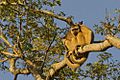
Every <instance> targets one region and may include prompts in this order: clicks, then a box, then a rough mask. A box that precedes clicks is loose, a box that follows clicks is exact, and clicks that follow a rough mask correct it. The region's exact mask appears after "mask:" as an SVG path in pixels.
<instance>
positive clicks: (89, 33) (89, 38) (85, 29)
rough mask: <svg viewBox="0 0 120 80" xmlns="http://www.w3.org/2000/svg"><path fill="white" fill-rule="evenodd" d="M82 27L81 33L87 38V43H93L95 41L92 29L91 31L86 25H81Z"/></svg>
mask: <svg viewBox="0 0 120 80" xmlns="http://www.w3.org/2000/svg"><path fill="white" fill-rule="evenodd" d="M80 26H81V31H82V33H83V35H84V37H85V43H86V44H90V43H92V42H93V39H94V34H93V31H92V30H91V29H89V28H88V27H87V26H86V25H83V24H82V25H80Z"/></svg>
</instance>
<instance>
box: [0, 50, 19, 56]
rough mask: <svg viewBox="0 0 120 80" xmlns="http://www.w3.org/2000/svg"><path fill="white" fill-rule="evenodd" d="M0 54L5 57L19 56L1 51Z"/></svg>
mask: <svg viewBox="0 0 120 80" xmlns="http://www.w3.org/2000/svg"><path fill="white" fill-rule="evenodd" d="M0 53H1V54H4V55H6V56H11V57H20V55H17V54H12V53H10V52H5V51H1V52H0Z"/></svg>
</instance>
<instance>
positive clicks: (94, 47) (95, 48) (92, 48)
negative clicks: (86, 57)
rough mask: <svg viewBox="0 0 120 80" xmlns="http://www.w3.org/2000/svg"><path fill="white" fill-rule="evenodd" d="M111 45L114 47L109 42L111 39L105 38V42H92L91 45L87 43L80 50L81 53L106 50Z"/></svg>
mask: <svg viewBox="0 0 120 80" xmlns="http://www.w3.org/2000/svg"><path fill="white" fill-rule="evenodd" d="M110 47H112V45H111V44H110V43H109V41H108V40H104V42H101V43H92V44H89V45H85V46H84V47H83V48H81V47H80V48H79V49H78V52H80V53H86V52H98V51H104V50H106V49H108V48H110Z"/></svg>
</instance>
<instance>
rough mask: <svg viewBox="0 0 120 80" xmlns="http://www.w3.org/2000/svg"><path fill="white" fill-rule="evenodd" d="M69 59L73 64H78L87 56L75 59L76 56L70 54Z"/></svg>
mask: <svg viewBox="0 0 120 80" xmlns="http://www.w3.org/2000/svg"><path fill="white" fill-rule="evenodd" d="M70 60H71V61H72V62H73V63H74V64H80V66H81V65H82V64H83V63H84V62H85V61H86V60H87V57H85V56H84V57H82V58H80V59H76V57H75V56H74V55H73V54H72V55H70Z"/></svg>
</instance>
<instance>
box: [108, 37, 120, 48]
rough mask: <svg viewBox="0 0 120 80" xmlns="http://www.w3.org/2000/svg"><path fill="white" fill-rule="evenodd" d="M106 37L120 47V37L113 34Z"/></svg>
mask: <svg viewBox="0 0 120 80" xmlns="http://www.w3.org/2000/svg"><path fill="white" fill-rule="evenodd" d="M106 39H107V40H108V41H109V42H110V43H111V45H113V46H114V47H116V48H118V49H120V38H118V37H115V36H112V35H107V36H106Z"/></svg>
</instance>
